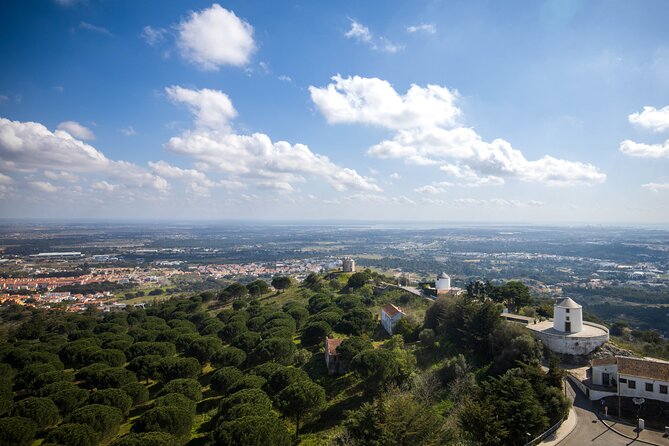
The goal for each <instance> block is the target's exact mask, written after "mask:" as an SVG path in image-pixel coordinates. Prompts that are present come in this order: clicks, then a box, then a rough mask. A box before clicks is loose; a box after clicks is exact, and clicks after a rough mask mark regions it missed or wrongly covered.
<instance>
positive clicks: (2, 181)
mask: <svg viewBox="0 0 669 446" xmlns="http://www.w3.org/2000/svg"><path fill="white" fill-rule="evenodd" d="M13 182H14V180H12V177H10V176H9V175H5V174H4V173H2V172H0V185H3V186H6V185H8V184H12V183H13Z"/></svg>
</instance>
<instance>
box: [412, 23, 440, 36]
mask: <svg viewBox="0 0 669 446" xmlns="http://www.w3.org/2000/svg"><path fill="white" fill-rule="evenodd" d="M406 30H407V32H408V33H411V34H414V33H418V32H422V33H426V34H434V33H436V32H437V27H436V26H435V25H434V24H432V23H423V24H421V25H413V26H407V27H406Z"/></svg>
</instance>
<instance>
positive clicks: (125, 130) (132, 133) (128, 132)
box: [119, 125, 137, 136]
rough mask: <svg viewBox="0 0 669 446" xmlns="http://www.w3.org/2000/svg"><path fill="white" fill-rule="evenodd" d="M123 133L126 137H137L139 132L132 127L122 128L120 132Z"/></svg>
mask: <svg viewBox="0 0 669 446" xmlns="http://www.w3.org/2000/svg"><path fill="white" fill-rule="evenodd" d="M119 131H120V132H121V133H123V134H124V135H125V136H135V135H137V131H136V130H135V129H134V128H133V127H132V126H131V125H130V126H128V127H125V128H122V129H121V130H119Z"/></svg>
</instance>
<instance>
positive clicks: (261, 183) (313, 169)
mask: <svg viewBox="0 0 669 446" xmlns="http://www.w3.org/2000/svg"><path fill="white" fill-rule="evenodd" d="M167 92H168V95H169V96H170V97H171V98H173V99H176V100H177V101H178V102H185V103H187V104H189V106H190V110H191V112H192V113H193V115H194V116H195V123H196V129H194V130H191V131H186V132H184V133H182V134H181V135H179V136H175V137H172V138H171V139H170V140H169V141H168V143H167V144H166V145H165V147H166V149H168V150H170V151H172V152H174V153H178V154H182V155H188V156H191V157H193V158H195V160H196V161H197V162H198V163H200V164H199V165H204V166H207V167H208V168H209V169H212V170H216V171H218V172H224V173H226V174H228V175H229V176H230V177H231V178H232V180H233V181H236V180H235V177H243V178H249V179H252V180H253V181H254V182H255V184H256V186H258V187H261V188H272V189H274V190H281V191H284V192H288V191H292V190H293V189H294V188H293V183H295V182H302V181H305V177H312V178H322V179H324V180H325V181H326V182H328V183H329V184H330V185H331V186H332V187H334V188H335V189H336V190H349V189H352V190H355V189H358V190H367V191H380V190H381V189H380V188H379V187H378V186H377V185H376V184H375V183H374V182H373V181H372V180H371V179H369V178H366V177H363V176H361V175H360V174H358V173H357V172H356V171H355V170H353V169H348V168H345V167H341V166H339V165H337V164H335V163H333V162H332V161H330V159H329V158H328V157H326V156H323V155H318V154H316V153H314V152H312V151H311V150H310V149H309V148H308V147H307V146H306V145H304V144H294V145H292V144H290V143H288V142H285V141H272V140H271V139H270V137H269V136H267V135H265V134H262V133H254V134H252V135H238V134H234V133H232V132H231V131H230V123H229V120H230V119H232V118H233V117H234V116H235V115H236V112H235V109H234V107H233V106H232V103H231V102H230V100H229V99H228V97H227V95H225V94H224V93H222V92H220V91H216V90H189V89H185V88H182V87H170V88H168V89H167Z"/></svg>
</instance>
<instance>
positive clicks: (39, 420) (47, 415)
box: [13, 396, 60, 429]
mask: <svg viewBox="0 0 669 446" xmlns="http://www.w3.org/2000/svg"><path fill="white" fill-rule="evenodd" d="M13 414H14V415H15V416H19V417H24V418H29V419H31V420H33V421H34V422H35V424H36V425H37V426H39V427H40V428H41V429H47V428H49V427H51V426H53V425H55V424H56V423H58V421H59V420H60V414H59V412H58V407H57V406H56V405H55V404H54V402H53V401H52V400H50V399H49V398H37V397H34V396H31V397H28V398H26V399H24V400H21V401H18V402H17V403H15V404H14V409H13Z"/></svg>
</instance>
